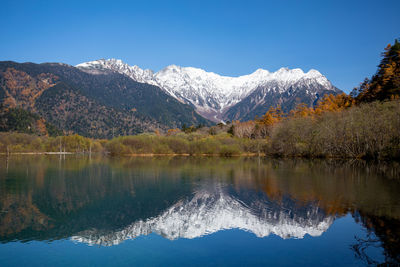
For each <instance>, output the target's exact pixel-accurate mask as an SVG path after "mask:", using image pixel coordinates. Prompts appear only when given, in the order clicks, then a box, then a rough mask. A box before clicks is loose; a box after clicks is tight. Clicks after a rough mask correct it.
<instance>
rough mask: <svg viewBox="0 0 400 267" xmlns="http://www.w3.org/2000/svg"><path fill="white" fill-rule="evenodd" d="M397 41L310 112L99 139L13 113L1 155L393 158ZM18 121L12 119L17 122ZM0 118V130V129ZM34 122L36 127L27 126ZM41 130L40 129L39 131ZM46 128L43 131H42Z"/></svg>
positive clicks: (399, 130)
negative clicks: (355, 80) (374, 67)
mask: <svg viewBox="0 0 400 267" xmlns="http://www.w3.org/2000/svg"><path fill="white" fill-rule="evenodd" d="M399 96H400V43H399V42H398V41H397V40H396V41H395V44H394V45H388V46H387V47H386V48H385V52H384V53H383V59H382V61H381V63H380V64H379V66H378V71H377V73H376V74H375V75H374V76H373V77H372V78H371V79H366V80H365V81H364V82H363V83H362V84H361V85H360V87H358V88H355V89H354V90H353V91H352V93H351V94H350V95H346V94H340V95H336V96H334V95H326V96H325V97H323V99H322V100H321V101H320V102H319V103H317V105H316V106H315V107H308V106H307V105H305V104H300V105H298V106H297V107H296V108H295V109H294V110H292V111H290V112H289V113H284V112H282V110H281V109H280V107H279V106H278V107H273V108H270V110H269V111H268V112H267V113H266V114H265V115H263V116H262V117H261V118H255V120H253V121H247V122H239V121H234V122H228V123H226V124H222V123H220V124H218V125H216V126H212V127H204V126H201V125H198V126H189V127H188V126H186V125H183V127H182V128H181V129H170V130H168V131H167V132H166V133H161V132H159V131H156V132H155V133H148V134H140V135H135V136H121V137H116V138H113V139H112V140H98V139H90V138H85V137H82V136H79V135H69V136H58V137H51V135H57V134H59V132H57V130H56V129H53V128H52V126H51V125H45V122H42V121H40V119H39V118H36V117H32V115H30V114H28V113H24V112H20V111H18V110H10V111H9V113H7V114H3V117H4V118H6V119H4V120H3V121H8V122H12V124H11V126H12V127H11V128H10V126H8V127H9V129H8V130H11V131H19V129H24V130H26V129H28V130H29V132H28V133H30V134H37V133H38V132H39V133H41V134H42V136H36V135H29V134H23V133H15V132H13V133H10V132H8V133H1V134H0V151H1V152H3V153H15V152H64V151H66V152H79V153H110V154H112V155H129V154H188V155H224V156H231V155H242V154H256V155H260V154H266V155H271V156H290V157H297V156H299V157H338V158H374V159H394V158H396V159H400V100H399ZM18 118H19V119H18ZM1 121H2V120H0V128H1V127H3V128H4V127H5V126H4V125H3V126H2V124H1ZM32 122H36V124H35V125H36V126H35V127H30V125H31V124H32ZM44 126H46V127H44ZM49 129H50V130H49Z"/></svg>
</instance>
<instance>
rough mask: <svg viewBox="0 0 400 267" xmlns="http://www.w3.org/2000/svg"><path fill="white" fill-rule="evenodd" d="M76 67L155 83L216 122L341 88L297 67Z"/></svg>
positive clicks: (117, 63)
mask: <svg viewBox="0 0 400 267" xmlns="http://www.w3.org/2000/svg"><path fill="white" fill-rule="evenodd" d="M76 67H78V68H79V69H81V70H83V71H86V72H88V73H92V74H99V73H105V72H109V71H113V72H118V73H121V74H124V75H126V76H128V77H130V78H132V79H133V80H135V81H138V82H143V83H147V84H152V85H157V86H159V87H160V88H162V89H163V90H164V91H165V92H167V93H168V94H169V95H171V96H173V97H174V98H176V99H177V100H179V101H180V102H182V103H187V104H190V105H191V106H193V107H194V108H195V109H196V111H197V112H198V113H199V114H200V115H202V116H203V117H205V118H207V119H210V120H213V121H215V122H219V121H227V120H249V119H254V117H255V116H261V115H263V114H265V112H266V111H267V110H268V109H269V108H270V107H271V106H277V105H281V107H282V109H283V110H286V111H287V110H290V109H292V108H294V107H295V106H296V105H297V104H299V103H307V104H309V105H310V106H311V105H313V104H315V103H316V102H317V101H318V100H319V99H320V98H321V97H322V96H323V95H324V94H327V93H329V94H337V93H340V92H341V91H340V90H339V89H337V88H336V87H334V86H333V85H332V84H331V82H330V81H329V80H328V79H327V78H326V77H325V76H323V75H322V74H321V73H320V72H318V71H317V70H310V71H308V72H307V73H304V72H303V71H302V70H301V69H288V68H281V69H279V70H278V71H276V72H269V71H267V70H263V69H258V70H256V71H255V72H253V73H251V74H249V75H243V76H239V77H228V76H221V75H218V74H215V73H212V72H206V71H204V70H202V69H198V68H192V67H180V66H176V65H171V66H168V67H166V68H164V69H162V70H160V71H159V72H156V73H154V72H153V71H151V70H142V69H141V68H139V67H138V66H129V65H128V64H126V63H124V62H122V61H121V60H116V59H109V60H105V59H101V60H96V61H91V62H86V63H82V64H79V65H77V66H76Z"/></svg>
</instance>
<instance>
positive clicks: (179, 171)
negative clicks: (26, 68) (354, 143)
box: [0, 156, 400, 266]
mask: <svg viewBox="0 0 400 267" xmlns="http://www.w3.org/2000/svg"><path fill="white" fill-rule="evenodd" d="M399 193H400V166H399V164H394V163H393V164H383V163H381V164H366V163H363V162H358V161H354V162H349V161H326V160H271V159H264V158H216V157H211V158H206V157H203V158H200V157H198V158H196V157H194V158H192V157H183V158H180V157H174V158H169V157H160V158H146V157H138V158H88V157H84V156H65V157H59V156H13V157H11V158H9V159H6V158H5V157H0V265H1V266H21V265H26V266H35V265H40V266H43V265H50V266H62V265H65V266H82V265H83V266H88V265H90V266H93V265H115V266H121V265H138V266H141V265H156V266H168V265H175V266H176V265H199V266H203V265H241V266H243V265H278V266H291V265H292V266H333V265H341V266H343V265H351V266H354V265H356V266H364V265H368V264H372V265H376V264H379V263H391V264H398V263H399V262H400V194H399Z"/></svg>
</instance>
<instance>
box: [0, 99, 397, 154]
mask: <svg viewBox="0 0 400 267" xmlns="http://www.w3.org/2000/svg"><path fill="white" fill-rule="evenodd" d="M243 125H244V126H243ZM249 125H250V126H251V127H250V126H249ZM241 127H250V128H248V129H247V128H246V129H247V130H246V131H248V134H243V132H245V131H244V130H243V129H241ZM264 127H265V129H264V130H263V131H264V132H265V135H264V136H261V137H260V135H257V134H256V132H259V131H260V126H259V125H257V124H254V123H253V124H249V122H246V123H241V122H234V123H230V124H228V125H217V126H213V127H210V128H208V127H204V128H199V129H197V130H193V129H192V130H187V129H186V131H181V130H178V129H175V130H172V131H169V132H168V133H165V134H164V135H161V134H156V133H147V134H140V135H135V136H120V137H116V138H113V139H111V140H99V139H91V138H86V137H83V136H79V135H70V136H58V137H47V136H35V135H29V134H23V133H9V132H6V133H0V153H3V154H15V153H30V154H31V153H37V154H49V153H52V154H56V153H58V154H63V153H76V154H92V153H93V154H95V153H97V154H109V155H112V156H118V155H123V156H164V155H165V156H177V155H179V156H271V157H306V158H364V159H389V160H392V159H400V100H392V101H383V102H380V101H377V102H372V103H366V104H361V105H358V106H354V107H351V108H348V109H345V110H341V111H337V112H325V113H322V114H320V115H318V116H293V117H290V118H286V119H282V120H280V121H278V122H276V123H274V124H271V125H264ZM239 134H240V137H239Z"/></svg>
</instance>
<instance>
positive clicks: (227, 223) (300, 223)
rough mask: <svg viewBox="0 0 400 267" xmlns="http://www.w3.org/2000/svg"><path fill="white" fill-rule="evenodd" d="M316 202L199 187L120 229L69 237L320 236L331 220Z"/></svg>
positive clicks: (106, 242)
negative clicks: (300, 205)
mask: <svg viewBox="0 0 400 267" xmlns="http://www.w3.org/2000/svg"><path fill="white" fill-rule="evenodd" d="M333 221H334V217H333V216H325V215H324V213H323V212H321V211H320V209H319V208H318V206H314V205H310V206H307V207H305V208H304V209H299V211H296V210H293V207H292V206H291V205H290V204H289V205H288V204H286V205H283V206H276V204H273V203H270V202H268V201H267V200H260V199H258V200H254V199H253V200H252V201H250V203H245V202H243V201H241V200H239V199H237V198H235V197H234V196H232V195H229V193H227V192H225V191H224V190H223V189H217V190H215V191H211V192H210V191H209V190H199V191H197V192H196V193H195V195H194V196H193V198H191V199H184V200H181V201H179V202H177V203H175V204H174V205H173V206H171V207H170V208H168V209H167V210H165V211H164V212H163V213H161V214H160V215H159V216H156V217H153V218H149V219H144V220H139V221H136V222H133V223H132V224H131V225H129V226H127V227H125V228H124V229H122V230H119V231H115V232H111V233H110V232H106V233H102V232H101V231H98V230H96V229H91V230H87V231H83V232H81V233H79V234H78V235H75V236H73V237H72V238H71V239H72V240H74V241H77V242H84V243H87V244H89V245H103V246H111V245H117V244H120V243H121V242H123V241H125V240H127V239H133V238H136V237H139V236H141V235H148V234H150V233H157V234H159V235H161V236H163V237H165V238H167V239H170V240H174V239H178V238H187V239H192V238H197V237H201V236H204V235H209V234H212V233H215V232H218V231H221V230H226V229H242V230H245V231H248V232H251V233H253V234H255V235H256V236H257V237H266V236H268V235H270V234H275V235H277V236H280V237H281V238H284V239H286V238H303V237H304V236H305V235H306V234H309V235H311V236H320V235H321V234H322V233H323V232H325V231H326V230H327V229H328V228H329V226H330V225H331V224H332V223H333Z"/></svg>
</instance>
